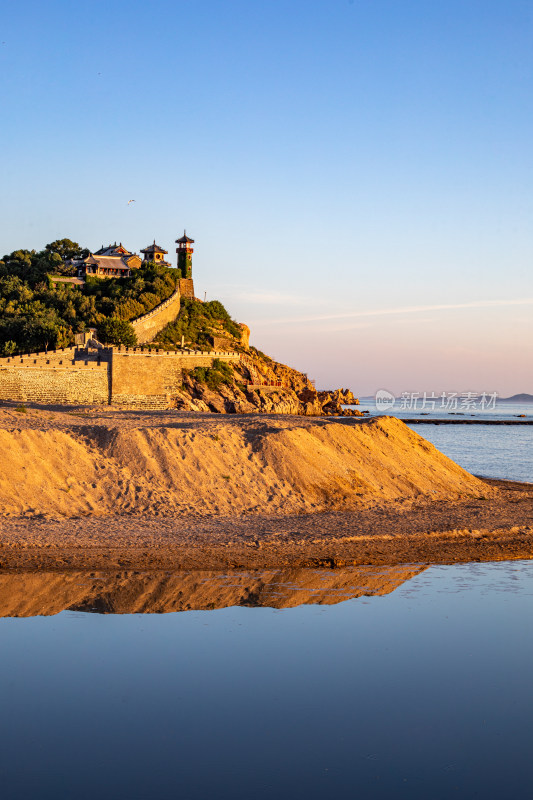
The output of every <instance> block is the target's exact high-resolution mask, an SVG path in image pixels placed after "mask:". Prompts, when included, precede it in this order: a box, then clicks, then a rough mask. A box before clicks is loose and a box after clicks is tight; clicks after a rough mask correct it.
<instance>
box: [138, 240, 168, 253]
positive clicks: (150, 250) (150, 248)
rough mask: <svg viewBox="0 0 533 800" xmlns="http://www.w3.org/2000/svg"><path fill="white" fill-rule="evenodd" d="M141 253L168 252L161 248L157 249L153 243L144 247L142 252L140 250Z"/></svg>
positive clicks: (156, 245)
mask: <svg viewBox="0 0 533 800" xmlns="http://www.w3.org/2000/svg"><path fill="white" fill-rule="evenodd" d="M141 253H168V250H163V248H162V247H159V245H158V244H156V243H155V240H154V243H153V244H150V245H148V247H145V248H144V250H141Z"/></svg>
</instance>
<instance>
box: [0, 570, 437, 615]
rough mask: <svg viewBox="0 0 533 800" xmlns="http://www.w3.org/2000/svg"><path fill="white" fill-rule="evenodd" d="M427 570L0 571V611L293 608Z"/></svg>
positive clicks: (373, 589)
mask: <svg viewBox="0 0 533 800" xmlns="http://www.w3.org/2000/svg"><path fill="white" fill-rule="evenodd" d="M423 569H424V567H418V566H413V565H406V566H396V567H351V568H347V569H342V570H315V569H313V570H311V569H292V570H291V569H286V570H270V571H266V572H263V571H261V572H259V571H250V572H225V573H221V572H203V571H202V572H174V573H169V572H120V573H111V574H109V573H105V572H68V573H57V572H48V573H34V572H24V573H11V574H8V575H7V574H3V575H0V616H3V617H33V616H40V615H50V614H58V613H59V612H60V611H63V610H66V609H70V610H76V611H89V612H91V611H96V612H100V613H105V614H138V613H164V612H169V611H186V610H189V609H198V610H200V609H215V608H227V607H228V606H268V607H271V608H291V607H293V606H299V605H303V604H306V603H318V604H328V605H331V604H334V603H340V602H342V601H343V600H348V599H350V598H354V597H361V596H363V595H382V594H388V593H389V592H392V591H394V589H396V588H397V587H398V586H400V585H401V584H402V583H404V582H405V581H407V580H409V579H410V578H412V577H413V576H414V575H417V574H418V573H419V572H421V571H422V570H423Z"/></svg>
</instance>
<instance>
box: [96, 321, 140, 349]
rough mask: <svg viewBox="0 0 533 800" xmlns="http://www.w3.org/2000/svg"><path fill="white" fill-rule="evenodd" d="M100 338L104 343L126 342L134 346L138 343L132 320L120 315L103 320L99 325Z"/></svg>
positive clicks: (127, 345) (127, 344)
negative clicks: (128, 320)
mask: <svg viewBox="0 0 533 800" xmlns="http://www.w3.org/2000/svg"><path fill="white" fill-rule="evenodd" d="M98 338H99V340H100V341H101V342H104V344H124V345H126V347H134V346H135V345H136V344H137V336H136V334H135V330H134V328H133V325H132V324H131V322H127V321H126V320H125V319H119V318H118V317H110V318H108V319H104V320H102V322H101V323H100V324H99V325H98Z"/></svg>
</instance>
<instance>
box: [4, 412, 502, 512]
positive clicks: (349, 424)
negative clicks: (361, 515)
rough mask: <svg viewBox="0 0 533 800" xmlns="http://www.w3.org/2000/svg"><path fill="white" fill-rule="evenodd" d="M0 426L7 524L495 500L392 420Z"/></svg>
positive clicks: (67, 419)
mask: <svg viewBox="0 0 533 800" xmlns="http://www.w3.org/2000/svg"><path fill="white" fill-rule="evenodd" d="M0 417H2V419H0V448H1V452H2V459H3V470H2V473H1V474H0V515H2V516H4V517H16V516H21V515H23V516H25V517H30V518H31V517H38V516H44V517H46V518H56V519H61V518H64V517H76V516H106V515H116V514H151V515H154V516H155V517H157V516H168V515H170V516H175V515H179V516H183V515H187V516H193V517H198V516H212V515H215V516H223V515H235V516H238V515H249V514H252V515H253V514H302V513H316V512H320V511H326V510H344V511H346V510H354V509H359V508H371V507H375V506H377V505H383V504H390V503H396V504H398V505H399V506H409V505H410V504H412V503H413V502H419V501H420V500H431V501H439V500H454V499H458V498H469V497H485V498H486V497H490V496H492V495H493V494H494V490H493V489H492V488H490V487H488V486H487V484H485V483H483V482H482V481H480V480H478V479H477V478H475V477H474V476H472V475H470V474H469V473H467V472H466V471H465V470H463V469H462V468H461V467H459V466H458V465H457V464H455V463H454V462H453V461H451V460H450V459H448V458H447V457H446V456H444V455H443V454H442V453H440V452H439V451H438V450H437V449H436V448H435V447H434V446H433V445H431V444H430V443H429V442H427V441H426V440H424V439H422V437H420V436H419V435H418V434H417V433H415V432H413V431H412V430H411V429H410V428H408V427H407V426H406V425H405V424H404V423H403V422H401V421H399V420H397V419H395V418H393V417H381V418H374V419H369V420H352V419H350V420H346V421H345V420H337V421H335V420H324V419H322V418H320V419H302V418H300V417H297V418H294V417H288V418H280V417H279V416H277V415H276V417H275V418H273V417H270V416H269V417H266V418H265V416H264V415H263V416H259V415H252V416H250V415H244V416H242V417H236V416H232V417H231V418H228V417H225V418H223V419H221V418H220V417H219V418H216V420H213V415H209V414H205V415H201V414H191V415H187V414H183V413H181V414H178V413H176V414H174V415H173V414H172V413H167V414H165V415H156V416H147V415H146V414H145V415H138V417H135V416H134V415H133V416H131V415H130V416H127V415H124V414H122V415H121V414H120V413H113V412H109V411H107V412H106V413H102V414H101V415H99V414H98V413H97V412H90V411H88V412H80V416H76V415H74V414H65V413H61V414H57V415H55V416H54V415H50V414H48V415H47V414H46V413H43V412H42V411H36V410H30V411H29V412H28V414H19V415H17V414H16V412H13V411H11V410H8V411H5V410H1V411H0ZM15 421H16V422H17V423H18V425H17V426H16V427H15V426H13V422H15ZM147 423H148V424H147Z"/></svg>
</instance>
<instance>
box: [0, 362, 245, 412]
mask: <svg viewBox="0 0 533 800" xmlns="http://www.w3.org/2000/svg"><path fill="white" fill-rule="evenodd" d="M215 358H218V359H220V360H222V361H227V362H229V363H238V361H239V354H238V353H223V352H218V351H211V352H209V353H204V352H201V351H194V350H183V351H176V352H165V351H158V350H155V351H154V350H144V348H140V347H135V348H125V347H109V348H102V349H100V350H85V349H82V348H67V349H65V350H54V351H52V352H50V353H31V354H29V355H24V356H16V357H11V358H0V400H11V401H15V402H34V403H43V404H73V405H84V404H91V405H93V404H99V403H102V404H106V403H111V404H113V405H121V406H128V407H136V408H161V409H164V408H171V407H172V405H173V399H174V398H175V397H176V394H177V392H178V391H179V389H180V387H181V378H182V370H183V369H194V368H195V367H210V366H211V365H212V363H213V359H215Z"/></svg>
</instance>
